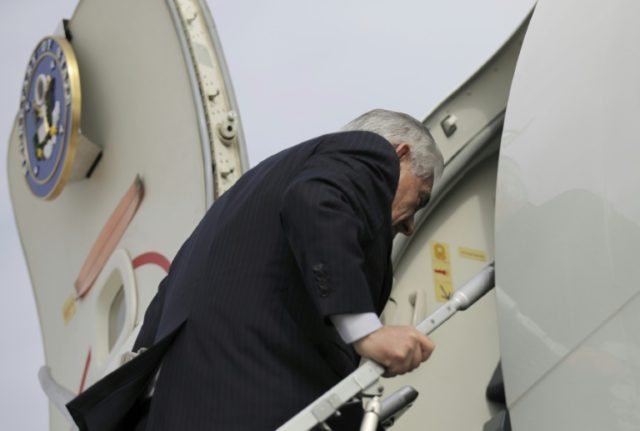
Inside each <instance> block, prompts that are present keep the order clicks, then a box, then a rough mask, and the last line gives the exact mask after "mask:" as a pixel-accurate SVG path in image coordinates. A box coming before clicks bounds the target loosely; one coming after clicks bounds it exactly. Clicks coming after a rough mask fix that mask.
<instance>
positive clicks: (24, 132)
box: [18, 37, 80, 199]
mask: <svg viewBox="0 0 640 431" xmlns="http://www.w3.org/2000/svg"><path fill="white" fill-rule="evenodd" d="M79 123H80V78H79V73H78V64H77V61H76V58H75V55H74V52H73V48H72V47H71V45H70V44H69V42H68V41H67V40H66V39H64V38H59V37H46V38H44V39H43V40H42V41H40V43H39V44H38V45H37V46H36V48H35V50H34V51H33V54H31V58H30V59H29V64H28V65H27V72H26V74H25V78H24V83H23V85H22V93H21V97H20V112H19V114H18V128H19V139H20V154H21V156H22V167H23V170H24V174H25V178H26V180H27V184H28V185H29V188H30V189H31V191H32V192H33V194H34V195H36V196H37V197H39V198H43V199H53V198H55V197H56V196H57V195H58V194H60V192H61V191H62V188H63V187H64V185H65V184H66V182H67V180H68V179H69V176H70V175H71V168H72V165H73V161H74V158H75V153H76V147H77V144H78V133H79V131H78V130H79Z"/></svg>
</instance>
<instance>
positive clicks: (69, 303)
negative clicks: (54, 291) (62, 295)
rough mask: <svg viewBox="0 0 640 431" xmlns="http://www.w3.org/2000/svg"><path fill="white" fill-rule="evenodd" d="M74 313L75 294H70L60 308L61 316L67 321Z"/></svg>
mask: <svg viewBox="0 0 640 431" xmlns="http://www.w3.org/2000/svg"><path fill="white" fill-rule="evenodd" d="M75 314H76V296H75V295H71V296H70V297H69V298H68V299H67V300H66V301H64V307H63V308H62V318H63V319H64V323H65V324H66V323H69V321H70V320H71V319H72V318H73V316H74V315H75Z"/></svg>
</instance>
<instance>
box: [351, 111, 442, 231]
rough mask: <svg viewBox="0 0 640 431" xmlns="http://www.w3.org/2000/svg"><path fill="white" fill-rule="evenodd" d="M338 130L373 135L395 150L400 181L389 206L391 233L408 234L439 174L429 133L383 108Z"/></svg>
mask: <svg viewBox="0 0 640 431" xmlns="http://www.w3.org/2000/svg"><path fill="white" fill-rule="evenodd" d="M342 130H343V131H349V130H365V131H369V132H373V133H377V134H378V135H380V136H382V137H384V138H385V139H386V140H387V141H389V142H390V143H391V145H393V147H394V148H395V150H396V154H397V155H398V158H399V159H400V179H399V181H398V188H397V190H396V194H395V197H394V199H393V203H392V205H391V224H392V225H393V229H394V234H395V233H398V232H402V233H404V234H405V235H410V234H411V233H412V232H413V228H414V225H413V216H414V214H415V213H416V212H417V211H418V210H419V209H420V208H422V207H424V206H425V205H426V204H427V202H428V201H429V198H430V197H431V191H432V190H433V186H434V184H435V182H436V181H437V180H438V179H439V178H440V176H441V175H442V169H443V159H442V154H440V151H439V150H438V148H437V147H436V145H435V141H434V140H433V137H432V136H431V133H429V131H428V130H427V128H426V127H425V126H424V125H423V124H422V123H421V122H420V121H418V120H416V119H415V118H413V117H411V116H409V115H407V114H403V113H401V112H393V111H386V110H384V109H374V110H373V111H369V112H367V113H365V114H363V115H361V116H360V117H358V118H356V119H355V120H353V121H351V122H350V123H349V124H347V125H346V126H344V127H343V128H342Z"/></svg>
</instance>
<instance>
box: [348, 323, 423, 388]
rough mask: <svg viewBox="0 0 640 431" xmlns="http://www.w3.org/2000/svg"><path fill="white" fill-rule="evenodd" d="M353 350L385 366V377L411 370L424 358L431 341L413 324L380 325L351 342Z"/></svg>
mask: <svg viewBox="0 0 640 431" xmlns="http://www.w3.org/2000/svg"><path fill="white" fill-rule="evenodd" d="M353 347H354V348H355V349H356V352H358V354H359V355H360V356H362V357H364V358H369V359H373V360H374V361H375V362H377V363H378V364H380V365H382V366H383V367H385V369H386V371H385V373H384V377H393V376H396V375H398V374H404V373H407V372H409V371H412V370H414V369H416V368H418V366H419V365H420V364H421V363H422V362H424V361H426V360H427V359H428V358H429V356H430V355H431V352H432V351H433V349H434V347H435V346H434V345H433V341H431V339H430V338H429V337H427V336H426V335H424V334H422V333H420V332H418V331H417V330H416V329H415V328H414V327H413V326H383V327H382V328H380V329H378V330H377V331H374V332H372V333H370V334H369V335H367V336H366V337H363V338H361V339H359V340H357V341H355V342H354V343H353Z"/></svg>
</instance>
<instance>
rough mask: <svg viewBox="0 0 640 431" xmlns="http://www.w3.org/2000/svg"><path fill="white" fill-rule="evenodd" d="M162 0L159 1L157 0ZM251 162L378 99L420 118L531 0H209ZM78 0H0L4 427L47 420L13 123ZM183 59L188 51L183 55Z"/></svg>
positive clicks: (0, 395) (0, 407)
mask: <svg viewBox="0 0 640 431" xmlns="http://www.w3.org/2000/svg"><path fill="white" fill-rule="evenodd" d="M159 1H161V0H159ZM208 3H209V7H210V8H211V11H212V14H213V16H214V19H215V21H216V25H217V27H218V31H219V35H220V38H221V40H222V45H223V48H224V52H225V56H226V58H227V63H228V66H229V69H230V73H231V76H232V80H233V84H234V88H235V92H236V97H237V100H238V104H239V107H240V115H241V116H242V121H243V127H244V131H245V136H246V139H247V146H248V148H249V159H250V162H251V165H255V164H256V163H257V162H259V161H260V160H262V159H263V158H265V157H267V156H268V155H270V154H272V153H274V152H276V151H278V150H280V149H282V148H285V147H288V146H291V145H293V144H296V143H297V142H300V141H302V140H304V139H307V138H310V137H313V136H315V135H319V134H323V133H328V132H332V131H334V130H336V129H337V128H338V127H340V126H341V125H342V124H344V123H346V122H347V121H349V120H350V119H352V118H353V117H355V116H357V115H359V114H360V113H362V112H364V111H367V110H369V109H372V108H375V107H381V108H387V109H394V110H399V111H404V112H407V113H409V114H411V115H414V116H416V117H418V118H423V117H424V116H425V115H426V114H427V113H428V112H430V111H431V110H432V109H433V108H434V107H435V106H436V105H437V104H438V103H439V102H440V101H441V100H442V99H443V98H445V97H446V96H447V95H448V94H449V93H451V92H452V91H453V90H454V89H455V88H457V87H458V86H459V85H460V84H461V83H462V82H463V81H464V80H465V79H466V78H467V77H468V76H469V75H470V74H471V73H473V72H474V71H475V70H476V69H477V68H478V67H479V66H480V65H481V64H482V63H483V62H484V61H485V60H487V59H488V57H489V56H490V55H491V54H492V53H493V52H494V51H495V50H496V49H497V48H498V46H499V45H500V44H501V43H502V42H503V41H504V40H505V39H506V38H507V37H508V36H509V34H511V32H512V31H513V30H514V29H515V28H516V27H517V25H518V24H519V23H520V21H521V20H522V18H524V16H525V15H526V13H527V12H528V11H529V9H530V8H531V7H532V5H533V3H534V2H533V1H532V0H449V1H446V2H443V1H436V0H395V1H376V0H373V1H372V0H351V1H346V0H323V1H310V0H304V1H303V0H274V1H269V2H265V1H259V0H246V1H245V0H236V1H228V0H227V1H223V0H208ZM75 4H76V1H74V0H20V1H9V0H2V3H1V4H0V31H1V32H2V38H0V46H1V47H2V53H3V61H2V65H3V66H2V69H1V72H0V73H1V76H2V79H0V95H2V98H1V99H0V274H1V275H0V277H1V280H2V282H1V292H2V294H3V301H2V302H3V303H4V304H5V305H4V309H3V313H1V314H0V328H1V329H0V346H2V352H3V353H2V355H0V429H3V430H5V429H25V430H40V429H46V428H47V424H48V416H47V403H46V400H45V397H44V395H43V394H42V392H41V390H40V387H39V385H38V382H37V377H36V373H37V370H38V368H39V367H40V366H41V365H42V364H43V363H44V358H43V353H42V343H41V339H40V329H39V324H38V318H37V315H36V311H35V303H34V299H33V294H32V293H31V287H30V282H29V278H28V275H27V272H26V266H25V263H24V258H23V255H22V252H21V247H20V243H19V240H18V236H17V233H16V229H15V224H14V220H13V213H12V210H11V205H10V200H9V192H8V187H7V178H6V154H7V144H8V139H9V133H10V131H11V127H12V125H13V120H14V117H15V115H16V112H17V109H18V96H19V88H20V85H21V83H22V80H23V77H24V72H25V68H26V62H27V60H28V58H29V56H30V54H31V51H32V49H33V47H34V46H35V44H36V43H37V42H38V41H39V40H40V39H41V38H42V37H44V36H46V35H48V34H50V33H52V32H53V30H54V29H55V27H56V25H57V24H58V22H59V21H60V19H62V18H68V17H70V16H71V14H72V12H73V9H74V8H75ZM176 61H181V59H176Z"/></svg>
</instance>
